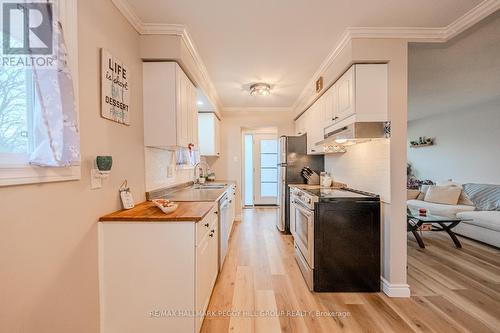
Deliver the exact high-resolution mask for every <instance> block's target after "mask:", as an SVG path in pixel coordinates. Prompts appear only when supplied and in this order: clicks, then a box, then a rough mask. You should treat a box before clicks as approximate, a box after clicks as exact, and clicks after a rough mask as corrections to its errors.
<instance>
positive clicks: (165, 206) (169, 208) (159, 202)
mask: <svg viewBox="0 0 500 333" xmlns="http://www.w3.org/2000/svg"><path fill="white" fill-rule="evenodd" d="M152 202H153V203H154V205H155V206H156V207H158V208H160V209H161V211H162V212H164V213H165V214H170V213H172V212H174V211H175V210H176V209H177V207H179V205H178V204H176V203H174V202H173V201H170V200H166V199H153V200H152Z"/></svg>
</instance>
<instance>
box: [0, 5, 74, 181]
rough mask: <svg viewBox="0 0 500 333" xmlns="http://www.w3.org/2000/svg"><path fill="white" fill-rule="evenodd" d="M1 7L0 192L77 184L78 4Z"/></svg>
mask: <svg viewBox="0 0 500 333" xmlns="http://www.w3.org/2000/svg"><path fill="white" fill-rule="evenodd" d="M0 5H1V15H0V20H2V22H0V29H1V34H0V38H1V43H0V48H1V52H0V186H5V185H16V184H28V183H38V182H50V181H62V180H74V179H79V178H80V166H79V164H80V151H79V127H78V114H77V109H76V104H77V103H76V102H77V99H76V97H77V94H76V92H77V87H76V83H77V81H78V80H77V79H78V73H77V70H76V69H77V67H76V63H77V31H76V22H77V19H76V18H77V17H76V9H77V3H76V0H64V1H62V0H44V1H39V0H32V1H30V0H19V1H15V0H9V1H2V2H0ZM33 27H34V28H36V29H33ZM63 27H64V30H65V31H64V34H63ZM41 31H42V33H41ZM47 32H50V33H47ZM63 36H64V38H63ZM65 41H66V42H65ZM47 50H48V51H50V52H47ZM73 82H75V86H73Z"/></svg>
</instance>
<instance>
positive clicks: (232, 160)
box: [207, 111, 293, 215]
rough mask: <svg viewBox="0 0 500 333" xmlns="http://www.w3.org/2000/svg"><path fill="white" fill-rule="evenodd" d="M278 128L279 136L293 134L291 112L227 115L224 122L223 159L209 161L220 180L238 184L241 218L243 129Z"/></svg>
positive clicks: (237, 205) (239, 112)
mask: <svg viewBox="0 0 500 333" xmlns="http://www.w3.org/2000/svg"><path fill="white" fill-rule="evenodd" d="M262 127H276V128H277V129H278V135H293V119H292V115H291V114H290V113H289V112H263V111H257V112H244V111H235V112H228V113H225V114H224V118H223V119H222V123H221V133H220V136H221V138H222V140H221V141H222V142H221V150H222V152H221V157H220V158H210V159H207V161H208V163H209V164H210V166H211V167H212V169H213V171H214V172H215V174H216V175H217V178H219V179H225V180H234V181H236V182H237V186H238V191H237V193H238V194H237V196H236V202H237V203H236V207H237V213H236V214H237V215H239V214H241V206H242V205H241V190H242V186H241V185H242V183H241V174H242V169H241V168H242V164H241V163H242V129H248V128H252V129H255V128H262Z"/></svg>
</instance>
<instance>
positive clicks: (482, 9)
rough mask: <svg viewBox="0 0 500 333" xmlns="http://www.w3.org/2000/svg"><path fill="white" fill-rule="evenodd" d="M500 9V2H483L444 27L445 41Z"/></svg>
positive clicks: (486, 0)
mask: <svg viewBox="0 0 500 333" xmlns="http://www.w3.org/2000/svg"><path fill="white" fill-rule="evenodd" d="M499 9H500V0H485V1H483V2H481V3H480V4H479V5H477V6H476V7H474V8H472V9H471V10H470V11H468V12H467V13H465V14H464V15H462V16H461V17H459V18H458V19H456V20H455V21H454V22H452V23H451V24H449V25H448V26H447V27H446V33H447V40H450V39H451V38H453V37H455V36H456V35H458V34H460V33H461V32H463V31H465V30H467V29H468V28H470V27H471V26H473V25H474V24H476V23H478V22H480V21H481V20H483V19H484V18H486V17H487V16H489V15H491V14H493V13H494V12H496V11H497V10H499Z"/></svg>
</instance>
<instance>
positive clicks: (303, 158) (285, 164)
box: [276, 134, 325, 233]
mask: <svg viewBox="0 0 500 333" xmlns="http://www.w3.org/2000/svg"><path fill="white" fill-rule="evenodd" d="M279 159H280V160H279V164H278V166H279V167H280V168H279V186H278V189H279V193H278V195H279V198H278V202H279V204H280V212H279V218H278V221H277V223H276V226H277V227H278V229H279V230H280V231H283V232H285V233H290V191H289V188H288V185H289V184H305V183H306V180H305V179H304V178H303V177H302V175H301V173H300V171H301V170H302V168H303V167H309V168H311V169H312V170H313V171H315V172H316V173H317V174H319V173H320V172H321V171H324V168H325V159H324V156H322V155H307V137H306V135H305V134H304V135H302V136H282V137H280V154H279Z"/></svg>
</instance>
